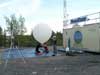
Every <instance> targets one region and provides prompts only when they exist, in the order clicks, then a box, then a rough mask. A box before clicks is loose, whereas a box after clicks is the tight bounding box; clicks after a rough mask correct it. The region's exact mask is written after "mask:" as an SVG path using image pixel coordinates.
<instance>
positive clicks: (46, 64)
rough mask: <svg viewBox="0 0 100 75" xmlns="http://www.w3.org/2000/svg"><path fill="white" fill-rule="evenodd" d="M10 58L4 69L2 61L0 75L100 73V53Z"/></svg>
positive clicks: (93, 74)
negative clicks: (23, 58)
mask: <svg viewBox="0 0 100 75" xmlns="http://www.w3.org/2000/svg"><path fill="white" fill-rule="evenodd" d="M25 61H26V62H25V63H24V62H23V60H22V59H10V60H9V61H8V65H7V68H5V69H4V61H1V62H2V63H0V75H100V55H96V54H89V53H84V54H76V55H74V56H65V54H62V53H61V55H58V56H50V57H36V58H25Z"/></svg>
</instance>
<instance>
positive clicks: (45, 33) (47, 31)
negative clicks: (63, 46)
mask: <svg viewBox="0 0 100 75" xmlns="http://www.w3.org/2000/svg"><path fill="white" fill-rule="evenodd" d="M51 35H52V30H51V28H50V27H49V26H48V25H47V24H38V25H36V26H35V27H34V29H33V36H34V38H35V39H36V40H37V41H38V42H40V43H42V44H43V43H45V42H46V41H48V40H49V38H50V37H51Z"/></svg>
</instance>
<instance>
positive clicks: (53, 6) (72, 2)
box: [0, 0, 100, 34]
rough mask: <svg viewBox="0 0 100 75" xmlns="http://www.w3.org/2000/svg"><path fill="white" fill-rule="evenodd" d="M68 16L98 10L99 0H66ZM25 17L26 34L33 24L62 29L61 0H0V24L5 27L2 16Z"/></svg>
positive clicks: (99, 8)
mask: <svg viewBox="0 0 100 75" xmlns="http://www.w3.org/2000/svg"><path fill="white" fill-rule="evenodd" d="M66 1H67V8H66V9H67V14H68V18H69V19H70V18H75V17H78V16H82V15H87V14H91V13H95V12H99V11H100V0H91V1H89V0H66ZM11 14H15V15H16V16H17V17H19V16H20V15H22V16H23V17H24V18H25V27H26V28H27V34H30V32H31V30H32V29H33V28H34V26H35V25H37V24H39V23H45V24H48V25H49V26H50V27H51V29H52V30H53V31H54V32H57V31H60V32H62V31H63V0H0V25H1V26H2V28H3V29H4V28H6V23H5V19H4V16H8V17H9V16H10V15H11Z"/></svg>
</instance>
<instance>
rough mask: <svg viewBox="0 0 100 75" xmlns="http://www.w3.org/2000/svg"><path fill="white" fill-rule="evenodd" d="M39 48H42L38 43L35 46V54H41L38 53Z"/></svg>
mask: <svg viewBox="0 0 100 75" xmlns="http://www.w3.org/2000/svg"><path fill="white" fill-rule="evenodd" d="M40 47H42V46H41V44H40V43H38V45H37V46H36V54H39V53H41V52H40V51H39V48H40Z"/></svg>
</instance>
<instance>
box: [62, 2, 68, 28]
mask: <svg viewBox="0 0 100 75" xmlns="http://www.w3.org/2000/svg"><path fill="white" fill-rule="evenodd" d="M63 3H64V4H63V5H64V6H63V10H64V11H63V27H64V26H66V25H67V21H68V20H67V1H66V0H63Z"/></svg>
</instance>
